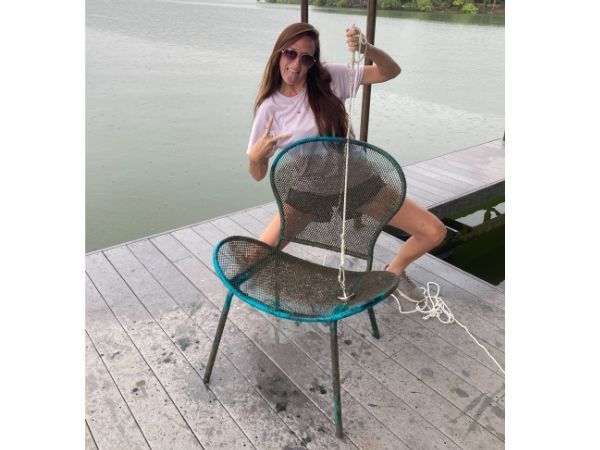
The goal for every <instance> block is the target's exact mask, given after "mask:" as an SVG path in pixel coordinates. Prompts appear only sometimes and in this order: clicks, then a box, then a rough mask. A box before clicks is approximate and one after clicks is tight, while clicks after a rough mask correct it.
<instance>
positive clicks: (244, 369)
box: [130, 240, 356, 448]
mask: <svg viewBox="0 0 600 450" xmlns="http://www.w3.org/2000/svg"><path fill="white" fill-rule="evenodd" d="M162 242H163V243H165V241H164V240H163V241H162ZM130 250H131V251H132V252H133V253H134V254H135V255H136V257H137V258H138V259H139V260H140V262H141V263H142V264H143V265H144V267H145V268H146V270H148V271H149V272H150V273H151V274H152V276H153V277H154V278H155V279H156V280H157V282H158V283H160V285H161V286H162V288H163V289H165V290H166V291H167V292H168V293H169V295H170V297H171V298H172V299H173V301H175V302H176V303H177V305H178V308H180V309H181V310H182V311H184V312H185V314H186V315H187V316H188V319H187V320H192V321H193V326H194V327H197V328H199V329H201V330H202V332H203V333H204V334H205V335H206V336H209V338H208V339H207V341H208V343H210V344H212V340H211V339H210V337H212V336H214V332H215V330H216V327H217V321H218V320H219V316H220V308H218V307H217V306H215V305H213V304H212V303H211V302H210V301H209V300H208V299H206V297H205V296H204V295H203V294H202V293H200V291H198V289H196V287H195V286H193V285H192V284H191V282H190V281H189V280H188V279H187V278H186V277H185V276H184V275H183V274H182V273H181V272H180V271H179V270H178V269H177V268H176V267H175V266H173V265H172V264H171V263H170V262H169V261H168V259H167V258H166V257H165V256H164V255H163V254H162V253H161V252H160V251H159V250H158V249H157V248H156V247H155V246H154V245H153V244H151V243H150V242H148V241H145V242H139V243H136V244H132V245H131V246H130ZM233 307H236V304H235V303H234V306H233ZM183 338H185V335H184V336H183ZM208 350H209V348H208V347H207V349H206V352H205V353H206V354H201V353H202V352H198V351H197V350H195V348H194V346H193V345H192V346H187V348H185V349H184V352H186V356H187V357H188V359H189V360H190V361H191V362H192V364H193V365H194V366H195V367H201V368H204V366H205V364H206V362H207V360H208ZM219 351H220V353H219V355H220V356H219V357H218V359H217V361H216V362H215V368H214V371H213V375H212V378H211V383H210V389H211V390H212V391H213V392H215V393H216V394H217V396H218V397H219V398H223V397H225V396H227V397H229V399H228V400H227V401H225V400H224V399H222V400H221V401H222V402H224V404H226V405H227V407H228V409H229V410H230V411H232V414H233V413H234V411H233V410H235V409H236V408H238V409H239V408H240V406H236V405H234V404H233V403H234V402H235V403H240V402H241V403H242V404H243V405H242V406H241V407H242V408H244V409H246V408H250V411H248V412H247V414H248V415H250V416H252V415H256V416H257V418H260V417H261V416H263V415H265V412H264V411H261V410H263V409H265V410H270V411H274V412H275V414H276V415H277V416H278V417H279V419H280V420H282V421H283V422H284V423H285V424H286V425H287V426H288V427H289V428H290V429H291V430H292V431H293V432H294V433H295V434H296V435H297V436H299V437H300V438H301V440H302V443H303V445H306V446H307V447H308V448H330V447H340V448H356V447H355V446H354V445H353V444H352V443H351V442H350V441H348V440H342V441H340V440H336V438H335V436H334V434H335V428H334V426H333V424H332V423H331V421H330V420H329V419H328V418H327V417H326V416H325V415H323V413H322V412H321V411H319V410H318V409H317V408H316V407H315V406H314V405H313V404H312V402H310V400H309V399H308V398H307V397H306V396H304V395H303V394H302V393H301V392H300V391H299V390H298V389H297V387H296V386H295V385H293V384H292V383H291V382H290V381H289V379H288V378H287V377H286V376H285V375H284V374H283V372H281V371H280V370H279V368H278V367H277V366H275V365H274V364H273V362H272V361H271V360H270V359H269V358H268V357H267V356H266V355H265V354H264V353H263V352H262V351H260V349H258V347H256V346H255V345H254V344H253V343H252V341H251V340H250V339H248V338H247V337H246V336H245V335H244V334H243V333H241V332H240V330H239V329H238V328H237V327H236V326H235V325H233V323H232V322H231V321H228V322H227V325H226V327H225V331H224V337H223V339H222V341H221V344H220V346H219ZM227 364H229V365H230V366H231V368H229V367H228V366H227ZM232 372H236V374H237V373H239V374H240V377H243V378H244V379H243V380H241V379H239V380H238V378H240V377H238V376H237V375H236V374H233V375H235V376H232ZM225 374H227V375H226V376H225ZM249 388H251V389H252V391H253V392H254V394H252V393H250V394H249V393H248V391H249ZM240 389H243V390H244V392H245V393H244V394H243V395H240V394H239V393H238V392H239V391H240ZM249 395H252V398H251V399H248V398H247V397H248V396H249ZM256 395H260V396H262V400H263V402H264V405H261V404H260V402H259V401H258V399H257V398H256ZM230 403H231V404H230ZM252 410H256V412H255V413H252ZM244 420H256V418H247V419H244ZM262 420H263V419H261V421H262ZM242 427H243V428H245V426H244V425H243V424H242ZM265 427H266V428H272V427H273V423H272V419H269V420H266V421H264V425H263V428H265ZM261 434H262V433H261ZM249 436H250V437H251V438H252V434H250V433H249ZM258 436H260V434H258ZM280 444H281V442H280ZM280 447H281V445H279V447H278V448H280ZM259 448H264V445H262V444H261V445H260V446H259Z"/></svg>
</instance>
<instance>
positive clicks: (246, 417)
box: [107, 241, 302, 448]
mask: <svg viewBox="0 0 600 450" xmlns="http://www.w3.org/2000/svg"><path fill="white" fill-rule="evenodd" d="M145 244H146V245H147V246H150V247H151V244H150V243H149V242H147V241H146V242H145ZM134 246H135V247H138V248H139V247H140V243H138V244H136V245H134ZM156 253H157V254H158V252H156ZM107 257H108V258H109V260H110V261H111V263H112V264H113V266H114V267H115V268H116V269H117V270H118V271H119V273H120V274H121V275H122V276H123V277H124V279H125V281H126V282H127V284H128V285H129V286H130V288H131V289H132V291H133V292H134V293H135V295H136V296H137V297H138V298H140V299H142V302H143V304H144V306H145V307H146V309H147V310H148V311H149V312H150V314H152V315H153V317H154V318H155V319H156V320H157V321H158V322H159V323H160V325H161V327H162V328H163V329H164V330H165V332H166V333H168V335H169V336H170V338H171V340H172V342H174V343H176V345H177V346H178V347H179V349H180V351H181V352H182V354H183V355H184V357H185V359H186V360H187V362H189V364H190V365H191V366H192V367H199V366H201V365H202V362H205V361H207V360H208V355H209V352H210V349H211V346H212V341H211V339H210V337H209V336H208V334H207V333H205V332H204V331H203V330H201V329H200V327H199V326H198V325H197V324H196V323H195V322H194V321H193V320H192V319H191V317H190V316H189V315H187V314H186V313H185V312H184V311H183V309H182V308H180V307H179V305H178V304H177V303H176V302H175V301H174V299H173V297H172V296H171V295H170V294H169V293H168V292H166V291H165V290H164V289H163V287H162V286H161V285H160V284H159V283H158V281H157V280H156V279H155V278H154V277H153V276H152V275H151V274H150V272H148V270H147V269H146V267H144V265H142V263H141V262H140V261H139V260H138V259H137V258H136V257H135V256H134V255H133V254H132V253H131V252H130V250H129V249H127V248H125V247H121V248H118V249H114V250H111V251H110V252H108V254H107ZM198 294H199V293H198V292H197V291H196V292H194V296H193V298H192V299H193V305H192V308H193V311H194V313H195V314H194V318H195V319H196V320H198V319H199V318H200V317H201V315H202V307H204V309H206V305H207V303H208V301H207V300H206V299H205V298H203V297H202V298H198V297H199V295H198ZM200 302H201V303H200ZM217 316H218V315H217V314H215V323H214V328H216V319H217ZM201 320H203V319H201ZM169 358H170V357H169ZM217 363H218V364H219V369H218V370H215V373H214V377H215V379H219V380H220V383H217V384H216V386H218V387H219V389H210V391H211V392H212V393H213V394H215V397H216V399H217V400H218V403H215V402H212V404H208V405H206V406H207V408H206V410H205V411H203V412H202V414H201V415H200V416H201V417H203V418H205V417H207V416H209V415H213V414H214V412H215V410H216V409H218V408H219V406H220V405H219V403H220V404H222V405H223V406H224V407H225V409H226V410H227V412H228V414H230V415H231V416H232V418H233V419H234V420H235V422H236V424H237V425H238V426H239V427H240V428H241V429H242V431H243V432H244V434H245V435H246V436H248V438H249V439H250V441H251V442H252V444H253V445H254V446H256V447H257V448H281V447H282V446H289V447H296V446H300V445H301V444H302V442H301V440H300V439H299V438H298V437H297V436H296V435H295V434H294V433H293V432H292V431H291V430H290V429H289V428H288V427H287V426H286V425H285V423H284V422H283V421H282V420H281V419H280V418H279V417H278V416H277V414H276V412H275V410H274V409H272V408H269V406H268V404H267V403H266V402H265V401H264V399H263V398H261V397H260V395H259V394H258V393H257V392H256V390H255V389H254V388H253V386H252V385H251V384H249V383H248V381H247V380H246V379H245V378H244V377H243V376H242V375H241V374H240V373H239V371H238V370H237V369H236V368H235V367H234V366H233V364H232V363H231V362H230V361H228V360H226V359H225V358H219V360H218V361H217ZM204 422H206V421H204ZM207 425H208V424H207Z"/></svg>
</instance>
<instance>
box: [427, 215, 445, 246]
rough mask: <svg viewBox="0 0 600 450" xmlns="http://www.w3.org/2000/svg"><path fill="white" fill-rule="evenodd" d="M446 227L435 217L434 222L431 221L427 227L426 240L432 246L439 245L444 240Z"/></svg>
mask: <svg viewBox="0 0 600 450" xmlns="http://www.w3.org/2000/svg"><path fill="white" fill-rule="evenodd" d="M446 233H447V230H446V226H445V225H444V224H443V223H442V221H441V220H440V219H438V218H437V217H435V220H432V223H431V224H430V226H429V227H428V239H429V241H430V242H431V244H432V245H434V246H435V245H439V244H441V243H442V242H443V241H444V239H445V238H446Z"/></svg>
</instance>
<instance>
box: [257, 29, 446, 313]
mask: <svg viewBox="0 0 600 450" xmlns="http://www.w3.org/2000/svg"><path fill="white" fill-rule="evenodd" d="M361 38H362V36H361V33H360V31H359V30H358V29H356V28H355V27H352V28H349V29H348V30H346V42H347V45H348V49H349V50H350V51H357V50H359V40H360V39H361ZM360 50H361V51H363V52H364V53H365V55H366V56H367V57H368V58H369V59H371V60H372V61H373V63H374V64H373V65H370V66H360V67H359V70H358V74H357V76H358V80H360V84H374V83H382V82H384V81H387V80H390V79H392V78H395V77H396V76H398V74H399V73H400V67H399V66H398V64H396V62H395V61H394V60H393V59H392V58H391V57H390V56H389V55H388V54H387V53H385V52H384V51H383V50H380V49H378V48H376V47H374V46H372V45H370V44H367V45H366V47H364V46H361V49H360ZM319 58H320V47H319V32H318V31H317V30H316V29H315V28H314V27H313V26H312V25H310V24H307V23H295V24H292V25H290V26H288V27H287V28H285V29H284V30H283V31H282V32H281V34H280V35H279V37H278V38H277V41H276V42H275V46H274V47H273V51H272V52H271V56H270V57H269V60H268V62H267V65H266V68H265V72H264V75H263V79H262V82H261V86H260V88H259V92H258V95H257V99H256V105H255V108H254V122H253V124H252V132H251V135H250V140H249V142H248V150H247V154H248V160H249V171H250V174H251V175H252V177H253V178H254V179H255V180H257V181H260V180H262V179H263V178H264V177H265V175H266V174H267V169H268V164H269V159H270V158H271V157H272V156H273V154H274V153H275V150H276V149H279V148H282V147H284V146H285V145H287V144H289V143H291V142H295V141H297V140H299V139H303V138H306V137H312V136H317V135H322V136H342V137H345V136H346V131H347V126H348V124H347V118H346V117H347V115H346V111H345V109H344V101H345V100H346V99H347V98H349V97H350V96H351V95H352V96H353V95H355V94H356V92H350V90H351V85H350V81H349V72H348V71H349V69H348V67H347V66H346V65H345V64H322V63H321V61H320V59H319ZM356 88H357V89H358V86H356ZM389 225H391V226H393V227H397V228H400V229H402V230H404V231H406V232H407V233H409V234H410V235H411V237H410V238H409V239H408V240H407V241H406V242H405V244H404V245H403V246H402V248H401V249H400V251H399V252H398V254H397V255H396V256H395V258H394V259H393V260H392V262H391V263H390V264H389V265H388V266H387V269H386V270H389V271H391V272H394V273H396V274H397V275H399V277H400V283H399V285H398V290H399V292H400V294H401V295H402V296H403V297H405V298H406V299H408V300H411V301H415V302H417V301H420V300H421V299H422V298H423V294H422V291H421V290H420V289H419V288H418V287H417V286H416V285H415V283H414V282H413V281H412V280H411V279H410V278H408V276H407V275H406V273H405V269H406V267H407V266H408V265H409V264H410V263H411V262H413V261H414V260H416V259H417V258H419V257H420V256H422V255H424V254H425V253H427V252H428V251H429V250H431V249H432V248H433V247H435V246H436V245H438V244H439V243H440V242H442V240H443V239H444V237H445V236H446V228H445V227H444V225H443V224H442V223H441V222H440V220H439V219H438V218H437V217H435V216H434V215H433V214H431V213H430V212H429V211H427V210H425V209H424V208H422V207H421V206H419V205H418V204H416V203H415V202H414V201H412V200H411V199H409V198H406V199H405V201H404V203H403V204H402V207H401V208H400V210H399V211H398V212H397V213H396V215H394V217H392V219H391V220H390V221H389ZM279 229H280V224H279V215H278V214H277V215H275V217H274V218H273V220H272V221H271V223H270V224H269V225H268V226H267V228H266V229H265V230H264V231H263V233H262V235H261V236H260V240H261V241H263V242H265V243H267V244H269V245H271V246H273V245H275V243H276V242H277V238H278V235H279Z"/></svg>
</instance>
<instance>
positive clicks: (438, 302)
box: [392, 281, 505, 374]
mask: <svg viewBox="0 0 600 450" xmlns="http://www.w3.org/2000/svg"><path fill="white" fill-rule="evenodd" d="M421 290H422V291H423V300H421V301H420V302H414V301H413V303H415V304H416V305H415V309H413V310H412V311H402V306H401V305H400V300H399V299H398V297H396V296H395V295H394V294H392V297H394V298H395V299H396V302H397V303H398V310H399V311H400V314H413V313H416V312H418V313H421V314H423V320H429V319H431V318H432V317H435V318H437V319H438V320H439V321H440V322H441V323H443V324H447V325H448V324H451V323H456V324H457V325H459V326H460V327H461V328H463V329H464V330H465V331H466V332H467V334H468V335H469V336H470V337H471V339H473V341H475V343H476V344H477V345H479V347H481V348H482V349H483V351H485V352H486V353H487V355H488V356H489V357H490V358H491V359H492V361H494V363H495V364H496V365H497V366H498V368H499V369H500V370H501V371H502V373H503V374H505V372H504V369H503V368H502V366H501V365H500V364H499V363H498V361H496V358H494V357H493V356H492V355H491V354H490V352H489V351H488V349H487V348H485V347H484V346H483V345H482V344H480V343H479V341H478V340H477V338H476V337H475V336H473V335H472V334H471V332H470V331H469V329H468V328H467V327H466V326H464V325H463V324H462V323H460V322H459V321H458V320H456V318H455V317H454V314H452V311H450V308H448V305H446V302H445V301H444V300H443V299H442V298H441V297H440V285H439V284H437V283H435V282H433V281H428V282H427V288H424V287H421ZM411 301H412V300H411Z"/></svg>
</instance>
